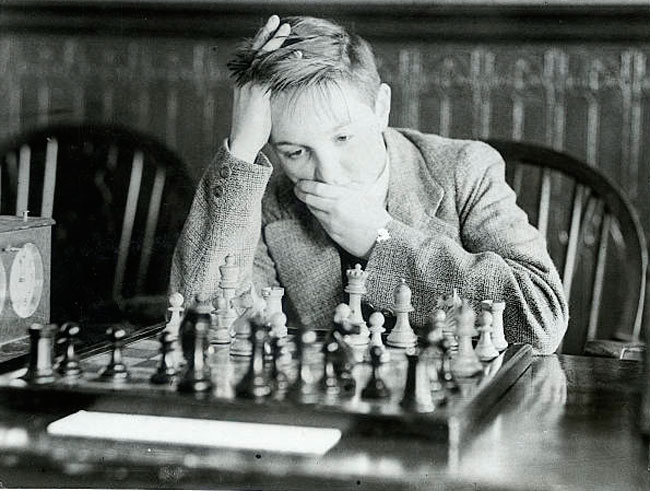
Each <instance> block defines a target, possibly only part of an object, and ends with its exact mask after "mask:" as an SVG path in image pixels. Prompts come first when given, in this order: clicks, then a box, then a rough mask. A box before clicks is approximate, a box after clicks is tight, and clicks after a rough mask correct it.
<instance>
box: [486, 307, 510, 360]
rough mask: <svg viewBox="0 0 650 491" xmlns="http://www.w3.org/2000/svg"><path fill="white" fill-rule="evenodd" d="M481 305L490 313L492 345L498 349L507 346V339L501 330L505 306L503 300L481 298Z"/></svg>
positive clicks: (500, 349)
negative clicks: (494, 300) (495, 300)
mask: <svg viewBox="0 0 650 491" xmlns="http://www.w3.org/2000/svg"><path fill="white" fill-rule="evenodd" d="M481 307H482V308H483V309H484V310H487V311H488V312H490V314H492V342H493V343H494V347H495V348H496V349H497V350H499V351H504V350H506V349H507V348H508V341H506V336H505V333H504V331H503V311H504V310H505V308H506V303H505V302H493V301H492V300H483V301H482V302H481Z"/></svg>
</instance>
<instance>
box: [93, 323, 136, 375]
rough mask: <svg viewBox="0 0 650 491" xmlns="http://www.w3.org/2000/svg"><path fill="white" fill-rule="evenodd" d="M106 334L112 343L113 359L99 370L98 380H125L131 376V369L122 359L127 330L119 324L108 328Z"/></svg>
mask: <svg viewBox="0 0 650 491" xmlns="http://www.w3.org/2000/svg"><path fill="white" fill-rule="evenodd" d="M106 334H107V335H108V337H109V340H110V343H111V360H110V361H109V362H108V365H106V367H104V368H103V369H102V370H101V371H100V372H99V378H98V380H101V381H105V382H125V381H126V380H128V379H129V377H130V375H129V370H128V369H127V367H126V365H125V364H124V362H123V361H122V347H123V346H124V338H125V337H126V331H125V330H124V329H123V328H121V327H119V326H114V327H110V328H108V329H107V331H106Z"/></svg>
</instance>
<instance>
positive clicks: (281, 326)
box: [269, 311, 288, 338]
mask: <svg viewBox="0 0 650 491" xmlns="http://www.w3.org/2000/svg"><path fill="white" fill-rule="evenodd" d="M269 322H270V323H271V333H272V334H273V336H275V337H277V338H284V337H286V336H287V334H288V331H287V316H286V315H284V313H283V312H282V311H280V312H274V313H273V314H272V315H271V318H270V320H269Z"/></svg>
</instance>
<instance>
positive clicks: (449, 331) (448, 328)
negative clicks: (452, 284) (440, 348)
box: [437, 288, 463, 358]
mask: <svg viewBox="0 0 650 491" xmlns="http://www.w3.org/2000/svg"><path fill="white" fill-rule="evenodd" d="M462 303H463V301H462V299H461V298H460V297H459V296H458V290H456V288H454V289H453V290H452V293H451V295H443V296H442V297H439V298H438V302H437V304H438V305H437V307H438V310H442V312H443V313H444V314H445V324H444V326H443V330H442V331H443V334H444V337H445V340H446V341H445V345H446V352H447V354H448V355H449V358H453V357H454V355H455V354H456V352H457V351H458V341H457V339H456V328H457V324H458V322H457V318H458V312H459V309H460V307H461V305H462Z"/></svg>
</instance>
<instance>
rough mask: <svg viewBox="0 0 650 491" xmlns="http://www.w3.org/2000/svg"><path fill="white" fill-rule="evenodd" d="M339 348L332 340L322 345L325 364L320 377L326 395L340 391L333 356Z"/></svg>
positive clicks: (336, 393) (334, 394) (332, 394)
mask: <svg viewBox="0 0 650 491" xmlns="http://www.w3.org/2000/svg"><path fill="white" fill-rule="evenodd" d="M339 349H340V348H339V346H338V344H337V343H336V342H335V341H334V340H332V341H330V342H329V343H325V344H324V345H323V352H324V355H325V357H324V360H325V366H324V370H323V378H322V379H321V388H322V389H323V392H325V395H327V396H336V395H338V394H339V393H340V392H341V387H340V386H339V376H338V374H337V373H336V368H335V367H334V356H335V355H336V354H337V351H338V350H339Z"/></svg>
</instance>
